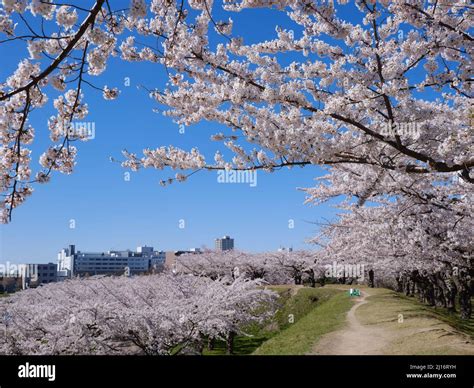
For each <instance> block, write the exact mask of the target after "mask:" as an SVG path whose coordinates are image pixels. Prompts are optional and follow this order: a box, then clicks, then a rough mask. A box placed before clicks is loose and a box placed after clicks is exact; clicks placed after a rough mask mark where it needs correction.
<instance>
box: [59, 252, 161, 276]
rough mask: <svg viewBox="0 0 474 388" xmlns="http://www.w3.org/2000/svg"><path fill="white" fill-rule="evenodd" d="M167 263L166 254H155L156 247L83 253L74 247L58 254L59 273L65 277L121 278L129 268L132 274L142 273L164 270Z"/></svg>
mask: <svg viewBox="0 0 474 388" xmlns="http://www.w3.org/2000/svg"><path fill="white" fill-rule="evenodd" d="M164 262H165V253H164V252H157V251H154V250H153V247H147V246H142V247H138V248H137V251H136V252H133V251H130V250H125V251H108V252H81V251H76V247H75V246H74V245H70V246H69V247H68V248H65V249H62V250H61V252H59V254H58V273H59V276H60V277H61V278H70V277H75V276H86V275H89V276H93V275H119V274H124V273H125V271H126V268H128V269H129V271H130V273H131V274H139V273H144V272H147V271H148V270H150V268H154V269H160V268H161V267H160V265H161V266H163V265H164Z"/></svg>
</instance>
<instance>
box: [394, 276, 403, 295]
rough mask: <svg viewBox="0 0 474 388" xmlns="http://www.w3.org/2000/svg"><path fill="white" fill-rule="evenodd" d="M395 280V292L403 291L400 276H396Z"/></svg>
mask: <svg viewBox="0 0 474 388" xmlns="http://www.w3.org/2000/svg"><path fill="white" fill-rule="evenodd" d="M395 281H396V282H397V292H403V281H402V278H401V276H397V277H396V278H395Z"/></svg>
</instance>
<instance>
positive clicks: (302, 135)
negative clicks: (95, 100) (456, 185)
mask: <svg viewBox="0 0 474 388" xmlns="http://www.w3.org/2000/svg"><path fill="white" fill-rule="evenodd" d="M260 7H265V8H271V9H273V11H274V12H283V13H285V14H286V15H287V17H288V21H289V23H290V24H292V25H294V30H290V29H285V28H283V27H280V26H275V27H276V28H275V33H274V36H273V37H270V38H269V39H268V40H265V41H261V42H256V43H249V42H247V41H246V37H245V36H238V35H235V34H233V32H232V30H233V24H234V21H233V19H232V15H236V13H237V12H240V11H242V10H246V9H249V8H260ZM346 10H347V11H349V12H350V13H352V14H353V15H354V16H353V17H352V18H351V20H346V18H344V17H343V12H342V11H346ZM234 18H235V17H234ZM472 18H473V16H472V12H470V9H469V6H468V5H466V3H465V1H464V0H450V1H443V2H438V1H421V0H419V1H417V0H413V1H406V0H381V1H377V2H375V1H371V0H355V2H347V1H345V0H344V1H343V0H340V1H339V2H337V3H336V4H334V2H332V1H323V0H314V1H313V0H235V1H230V0H225V1H223V2H216V3H214V2H213V0H189V1H185V0H182V1H174V0H166V1H163V0H152V1H150V2H145V1H144V0H132V1H131V2H130V6H129V8H128V9H126V10H118V9H113V8H112V3H111V2H109V1H106V0H97V1H96V3H95V4H94V5H92V6H91V7H89V8H87V7H86V6H85V5H84V4H83V3H82V2H81V3H80V4H74V2H71V4H68V5H60V4H56V3H54V1H52V0H46V1H36V0H32V1H27V0H20V1H13V0H3V1H2V8H1V11H0V34H1V36H2V39H1V40H0V44H5V45H23V46H26V47H27V48H28V51H29V54H30V56H29V58H23V59H21V60H20V61H19V63H18V66H17V69H16V70H15V71H14V72H13V73H12V74H11V75H10V76H9V77H8V78H7V79H6V81H4V82H3V83H1V84H0V133H1V139H2V148H1V151H0V155H1V166H2V169H1V179H0V182H1V186H2V192H4V197H3V201H2V205H1V206H2V208H1V210H2V219H3V221H7V220H8V219H9V218H10V217H11V213H12V210H13V209H14V208H15V207H16V206H18V205H20V204H21V203H22V202H24V200H25V199H26V198H27V197H28V196H29V195H30V194H31V193H32V190H33V184H34V183H35V182H37V183H42V182H46V181H48V180H49V179H50V175H51V172H52V171H61V172H63V173H67V174H69V173H71V172H72V170H73V167H74V164H75V161H74V159H75V155H76V153H77V147H76V146H75V145H73V144H74V143H75V142H76V141H77V140H85V139H84V136H83V134H80V133H76V132H75V131H71V125H72V123H73V122H74V120H80V119H83V118H84V117H85V116H86V115H87V113H88V111H89V107H88V105H87V103H86V100H85V98H86V92H85V88H90V89H92V90H91V92H94V91H97V90H95V89H98V91H99V92H100V93H102V94H103V96H104V98H105V99H113V98H116V97H117V96H118V95H119V90H117V89H115V88H113V87H108V86H106V85H99V86H98V85H96V84H99V83H100V81H99V80H98V81H96V82H93V81H92V80H91V79H92V77H97V76H100V75H101V74H102V73H103V72H104V71H105V70H106V67H107V61H108V59H109V57H110V56H120V58H122V59H123V60H125V61H131V62H152V63H156V65H157V66H159V67H162V68H166V69H167V72H164V71H163V74H164V75H165V74H166V75H167V77H168V83H167V85H166V87H165V88H163V89H154V88H153V85H149V86H148V90H149V95H150V97H151V98H153V99H154V100H155V101H156V102H157V104H158V105H159V108H160V109H162V110H164V113H165V115H167V116H169V117H171V118H173V119H174V120H175V121H176V122H177V123H179V124H183V125H191V124H194V123H198V122H201V121H205V122H217V123H220V124H222V125H223V126H224V127H226V128H227V130H226V131H223V132H222V133H217V134H216V135H214V136H213V137H212V139H213V140H215V141H218V142H222V143H223V146H224V147H223V148H222V147H221V148H222V149H217V150H216V153H215V155H214V156H213V159H211V160H210V161H209V160H208V156H207V155H204V154H202V153H201V152H200V151H199V150H198V149H197V148H193V149H191V150H183V149H179V148H176V147H174V146H169V147H158V148H149V149H146V150H144V151H143V156H139V155H138V153H137V152H130V151H124V155H125V161H124V162H123V165H124V166H125V167H128V168H131V169H133V170H136V169H139V168H155V169H165V168H171V169H175V170H178V171H177V173H176V175H175V177H174V178H170V179H168V180H163V183H164V184H166V182H172V181H173V180H178V181H184V180H186V178H187V177H188V176H189V175H190V174H192V173H194V172H196V171H200V170H219V169H227V170H229V169H239V170H257V169H262V170H265V171H275V170H277V169H280V168H282V167H296V166H306V165H324V166H328V167H330V168H331V170H334V171H338V172H339V173H340V174H339V177H338V178H337V179H339V180H340V181H341V182H344V179H345V177H346V174H347V173H346V171H347V170H348V169H351V170H354V169H357V168H358V171H359V173H360V174H361V179H360V182H359V183H360V185H359V186H358V187H356V188H352V187H350V186H348V185H345V186H343V187H345V193H351V192H352V191H357V194H359V195H360V196H361V197H364V196H370V195H371V193H372V192H381V193H384V192H386V190H387V182H390V184H388V186H389V188H388V189H390V186H391V185H393V184H397V185H399V186H400V187H406V182H405V181H406V180H410V179H411V178H410V177H411V176H417V177H428V179H429V180H430V179H434V178H433V177H436V179H447V178H448V179H451V178H452V177H459V178H460V179H462V180H463V181H464V182H466V183H468V184H472V183H473V181H474V177H473V167H474V159H473V157H472V154H473V153H472V151H473V142H472V136H471V135H472V132H471V131H472V127H470V122H469V121H470V115H471V94H472V65H471V63H472V59H471V55H472V49H473V45H472V42H473V37H472V34H471V31H470V27H471V26H472V21H473V20H472ZM157 39H158V41H159V45H158V46H157V45H156V44H153V45H151V44H149V43H150V42H152V41H153V42H155V43H156V40H157ZM136 65H137V66H139V64H138V63H137V64H136ZM99 79H100V78H99ZM51 88H55V89H57V90H59V91H61V92H62V94H61V95H60V96H59V97H57V98H55V99H54V101H53V105H54V107H55V108H56V110H57V114H56V115H55V116H53V117H51V118H50V120H49V124H48V130H49V132H50V137H51V140H52V142H53V144H52V145H51V146H50V147H49V148H48V149H47V150H45V152H44V153H43V154H42V155H41V157H40V164H41V166H42V169H41V170H39V171H38V172H37V173H36V174H34V173H33V171H32V166H31V157H30V151H29V149H28V145H29V144H30V143H31V142H33V141H34V132H35V129H34V128H32V126H31V124H30V120H29V117H30V113H31V112H32V111H33V110H38V109H41V108H42V107H44V106H45V104H46V103H47V102H48V94H50V90H51ZM405 124H408V125H410V126H407V125H405ZM36 130H37V131H38V130H44V129H43V128H37V129H36ZM216 148H217V146H216ZM229 154H230V156H229ZM446 177H447V178H446ZM392 180H395V182H394V183H391V181H392ZM421 180H423V179H421ZM339 189H340V188H339Z"/></svg>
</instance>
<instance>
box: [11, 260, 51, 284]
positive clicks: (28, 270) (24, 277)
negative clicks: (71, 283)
mask: <svg viewBox="0 0 474 388" xmlns="http://www.w3.org/2000/svg"><path fill="white" fill-rule="evenodd" d="M18 276H19V277H21V288H22V289H26V288H30V287H38V286H39V285H40V284H47V283H53V282H56V281H57V266H56V264H54V263H47V264H19V265H18Z"/></svg>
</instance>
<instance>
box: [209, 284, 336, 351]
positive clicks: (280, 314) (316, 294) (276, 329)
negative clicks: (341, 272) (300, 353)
mask: <svg viewBox="0 0 474 388" xmlns="http://www.w3.org/2000/svg"><path fill="white" fill-rule="evenodd" d="M269 288H270V289H272V290H274V291H276V292H278V294H279V295H280V298H279V300H278V303H279V305H280V308H279V309H278V311H277V313H276V314H275V316H274V317H273V319H271V320H270V321H269V322H267V323H266V324H265V325H263V326H257V325H253V326H251V327H247V328H246V329H245V332H246V333H247V334H248V335H249V336H243V335H242V336H237V337H236V338H235V340H234V354H236V355H245V354H251V353H253V352H254V351H255V350H256V349H257V348H259V347H261V346H262V345H263V344H264V343H266V342H267V341H269V340H271V339H272V338H274V337H275V336H278V335H280V333H282V332H284V331H286V330H288V329H289V328H291V327H293V326H294V325H296V324H298V322H299V321H300V320H302V319H304V317H306V316H307V315H308V314H309V313H311V312H312V311H313V310H314V309H315V308H317V307H318V306H320V305H321V304H324V303H325V302H326V301H328V300H329V299H330V298H331V297H332V296H334V295H335V294H337V293H338V292H340V291H336V290H331V289H326V288H295V286H287V285H285V286H272V287H269ZM290 314H291V315H292V316H291V315H290ZM290 318H292V320H293V323H290V320H291V319H290ZM225 352H226V348H225V343H224V341H216V343H215V347H214V349H213V350H212V351H210V350H204V354H205V355H223V354H225Z"/></svg>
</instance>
